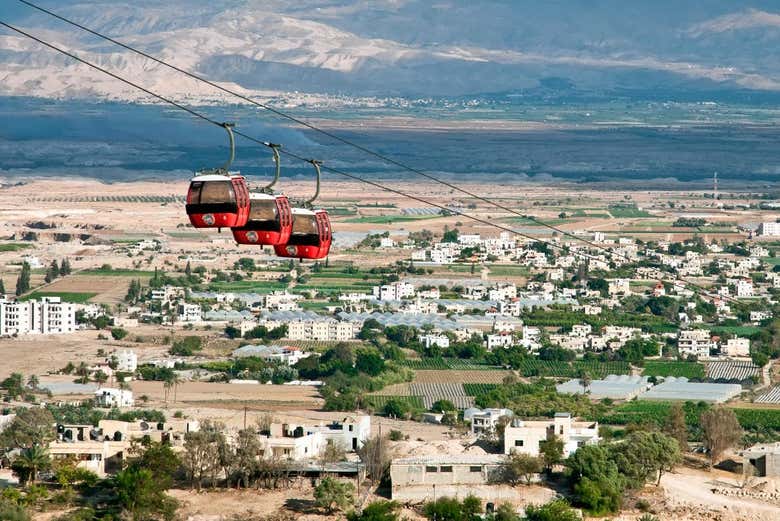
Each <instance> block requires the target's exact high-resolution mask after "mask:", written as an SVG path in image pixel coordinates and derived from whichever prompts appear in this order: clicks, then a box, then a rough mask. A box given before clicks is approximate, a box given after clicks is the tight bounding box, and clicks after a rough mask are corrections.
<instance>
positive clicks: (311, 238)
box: [274, 160, 333, 260]
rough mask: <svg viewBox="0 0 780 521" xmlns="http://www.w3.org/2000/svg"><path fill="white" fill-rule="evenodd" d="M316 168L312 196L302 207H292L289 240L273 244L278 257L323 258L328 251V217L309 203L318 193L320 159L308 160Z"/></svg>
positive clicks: (330, 233)
mask: <svg viewBox="0 0 780 521" xmlns="http://www.w3.org/2000/svg"><path fill="white" fill-rule="evenodd" d="M309 162H310V163H311V164H312V165H314V168H315V169H316V170H317V191H316V192H315V193H314V197H312V198H311V199H309V200H308V201H306V203H304V206H305V207H304V208H293V210H292V215H293V225H292V233H291V234H290V240H289V241H287V243H286V244H279V245H276V246H274V252H275V253H276V255H277V256H279V257H291V258H298V259H301V260H303V259H323V258H325V257H327V256H328V252H330V244H331V242H332V240H333V231H332V230H331V226H330V217H329V216H328V212H327V211H325V210H322V209H320V210H313V209H311V204H312V203H313V202H314V201H315V200H316V199H317V197H318V196H319V194H320V164H321V162H320V161H315V160H311V161H309Z"/></svg>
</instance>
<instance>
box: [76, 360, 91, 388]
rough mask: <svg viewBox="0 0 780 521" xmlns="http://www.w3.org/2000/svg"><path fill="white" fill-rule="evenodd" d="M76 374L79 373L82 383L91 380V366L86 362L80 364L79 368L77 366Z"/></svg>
mask: <svg viewBox="0 0 780 521" xmlns="http://www.w3.org/2000/svg"><path fill="white" fill-rule="evenodd" d="M76 374H77V375H79V382H80V383H82V384H85V383H87V381H89V367H87V364H86V363H85V362H81V363H80V364H79V366H78V368H76Z"/></svg>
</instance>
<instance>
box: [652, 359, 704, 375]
mask: <svg viewBox="0 0 780 521" xmlns="http://www.w3.org/2000/svg"><path fill="white" fill-rule="evenodd" d="M642 374H643V375H644V376H674V377H680V376H684V377H685V378H688V379H697V380H703V379H704V378H705V377H706V375H705V372H704V366H703V365H701V364H699V363H697V362H679V361H676V360H648V361H646V362H645V370H644V372H643V373H642Z"/></svg>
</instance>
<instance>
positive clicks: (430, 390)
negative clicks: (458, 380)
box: [409, 383, 474, 409]
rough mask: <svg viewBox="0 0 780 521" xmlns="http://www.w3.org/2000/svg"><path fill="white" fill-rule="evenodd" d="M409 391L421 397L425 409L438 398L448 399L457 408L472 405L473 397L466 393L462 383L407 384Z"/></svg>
mask: <svg viewBox="0 0 780 521" xmlns="http://www.w3.org/2000/svg"><path fill="white" fill-rule="evenodd" d="M409 391H410V393H411V394H412V395H414V396H419V397H420V398H421V399H422V402H423V405H424V406H425V408H426V409H430V408H431V407H432V406H433V404H434V403H436V402H437V401H439V400H448V401H450V402H452V403H453V404H454V405H455V407H457V408H458V409H467V408H469V407H473V406H474V398H473V397H471V396H467V395H466V391H465V389H464V388H463V384H454V383H447V384H427V383H426V384H422V383H412V384H409Z"/></svg>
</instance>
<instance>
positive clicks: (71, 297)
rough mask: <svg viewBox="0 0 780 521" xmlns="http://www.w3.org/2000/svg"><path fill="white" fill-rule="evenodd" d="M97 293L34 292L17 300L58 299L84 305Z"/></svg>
mask: <svg viewBox="0 0 780 521" xmlns="http://www.w3.org/2000/svg"><path fill="white" fill-rule="evenodd" d="M96 295H97V293H73V292H64V291H34V292H32V293H30V294H28V295H25V296H24V297H22V298H21V299H19V300H37V299H40V298H42V297H59V298H60V299H61V300H62V301H63V302H73V303H75V304H84V303H85V302H88V301H89V299H91V298H93V297H94V296H96Z"/></svg>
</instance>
